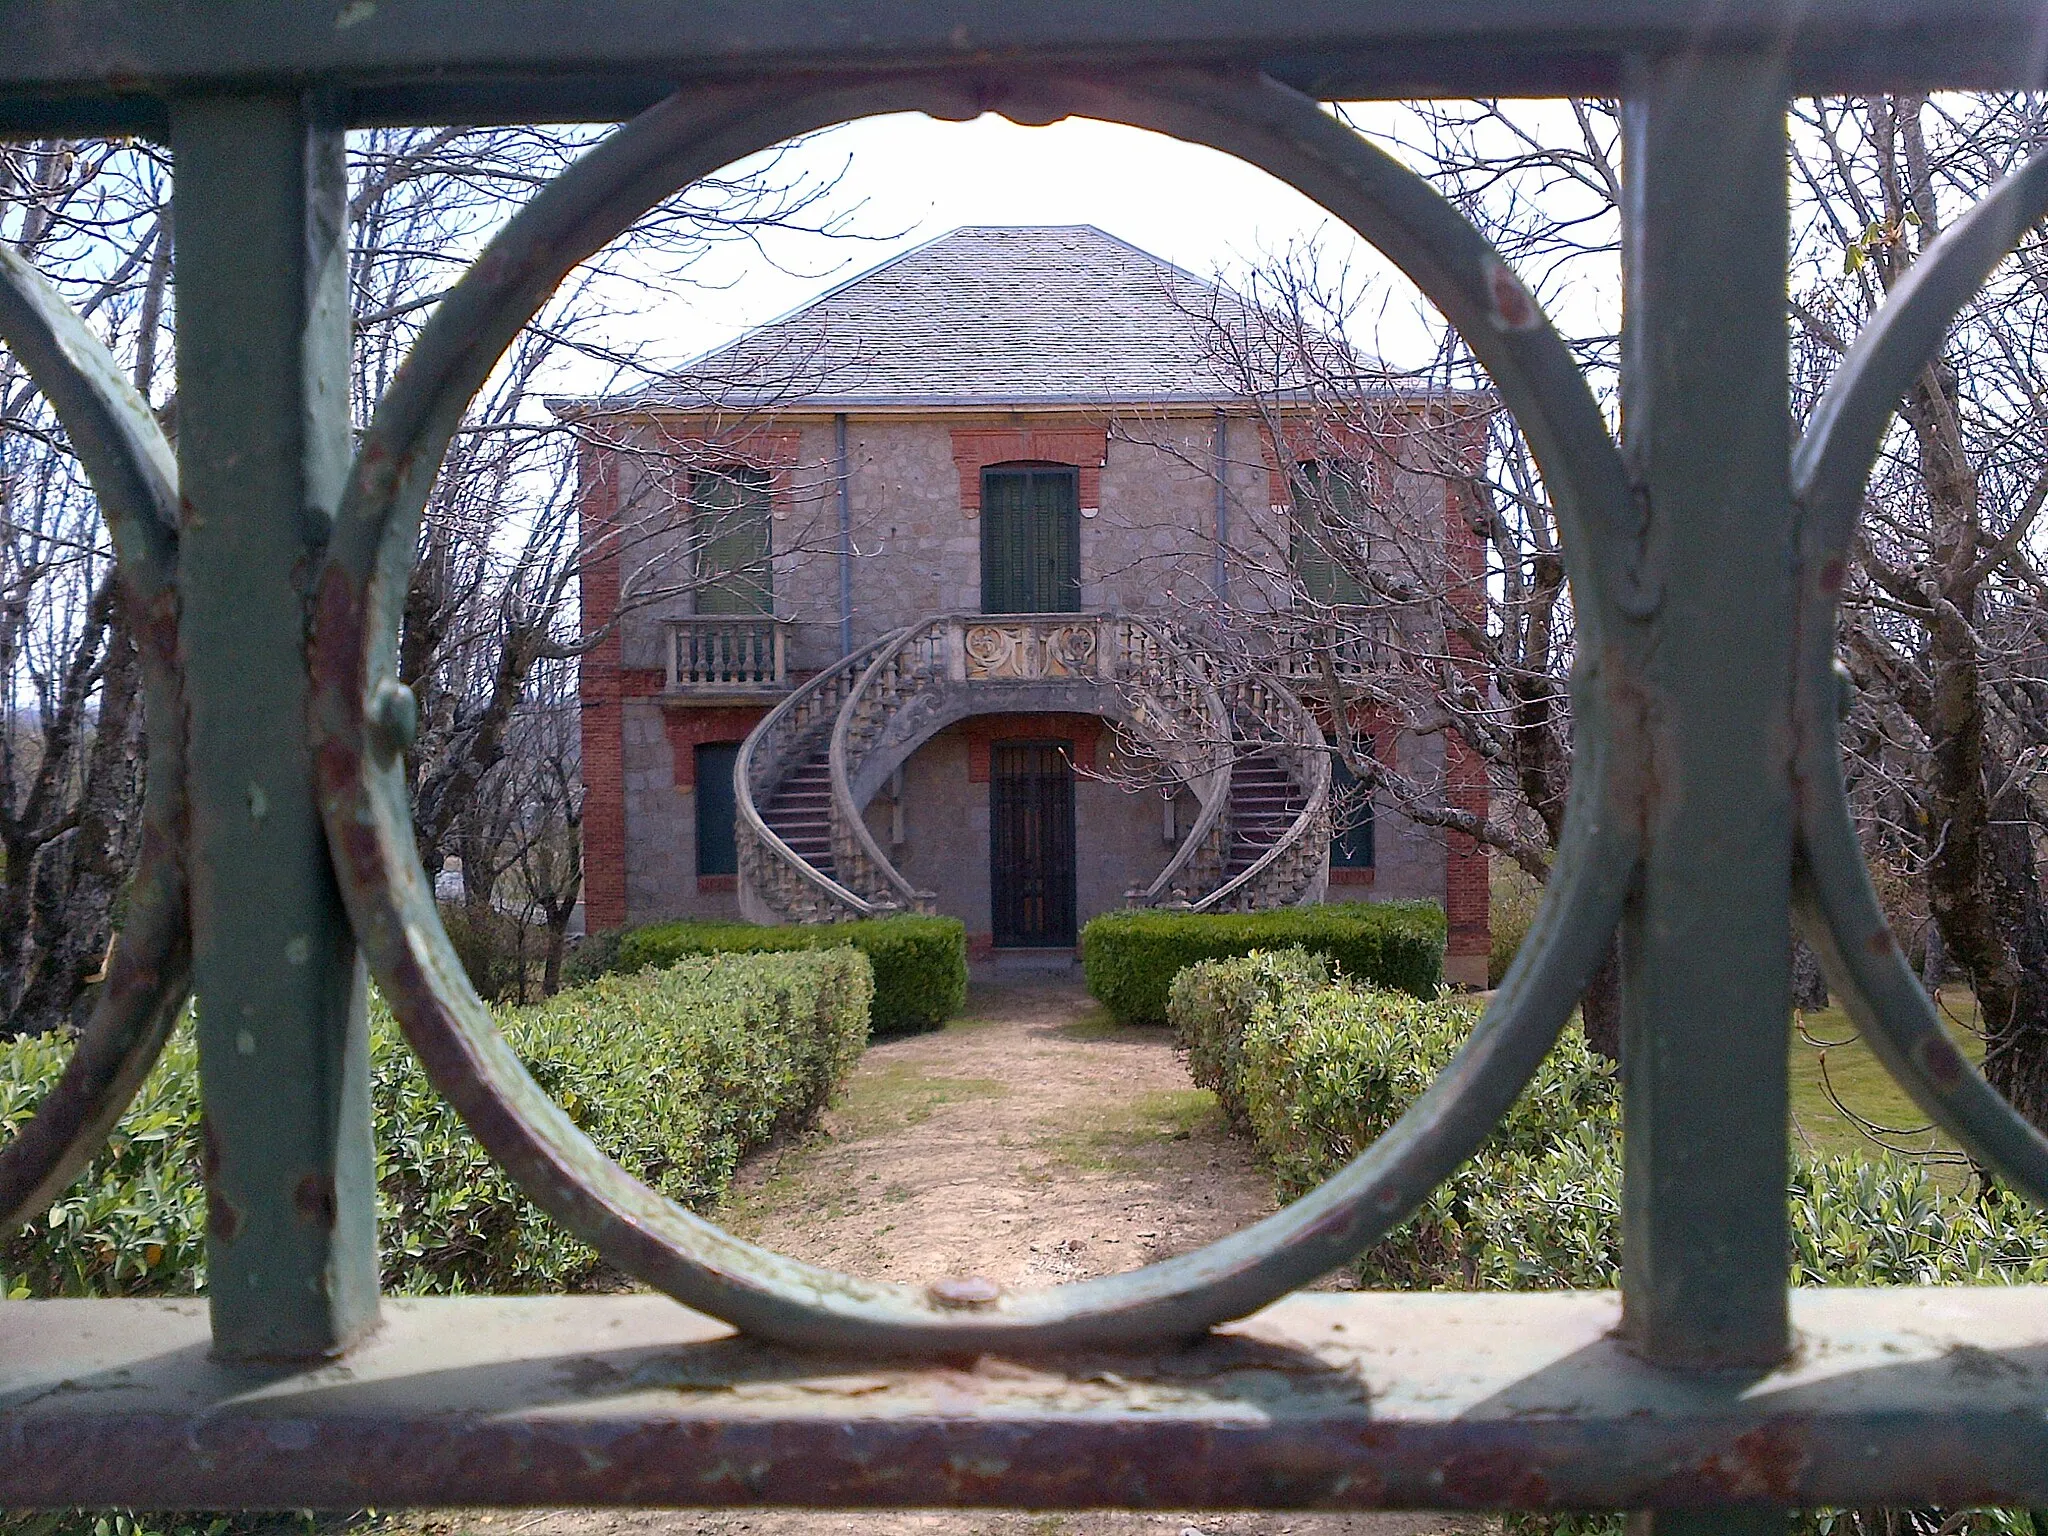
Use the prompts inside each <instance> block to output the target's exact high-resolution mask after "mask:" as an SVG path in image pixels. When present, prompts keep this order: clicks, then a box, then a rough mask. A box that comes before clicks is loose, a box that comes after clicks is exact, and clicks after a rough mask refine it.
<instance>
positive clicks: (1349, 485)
mask: <svg viewBox="0 0 2048 1536" xmlns="http://www.w3.org/2000/svg"><path fill="white" fill-rule="evenodd" d="M1359 483H1360V477H1359V474H1358V470H1357V466H1355V465H1351V464H1343V463H1331V464H1322V463H1318V462H1315V461H1313V460H1312V461H1310V462H1309V463H1306V464H1300V465H1297V466H1295V472H1294V481H1293V484H1294V530H1293V550H1292V555H1293V562H1294V574H1295V579H1296V580H1298V581H1299V582H1300V583H1301V590H1302V592H1303V594H1304V595H1306V596H1307V598H1308V599H1309V601H1310V602H1312V603H1315V604H1317V605H1319V606H1327V607H1356V606H1359V605H1362V604H1363V603H1364V602H1365V601H1366V592H1365V584H1364V583H1363V582H1361V581H1360V580H1359V579H1358V577H1357V575H1356V574H1355V573H1354V572H1353V571H1352V570H1351V569H1350V567H1349V566H1348V565H1347V564H1346V563H1345V559H1344V558H1343V556H1345V555H1347V554H1352V555H1355V552H1356V550H1357V547H1358V546H1357V543H1356V540H1355V538H1354V536H1353V535H1354V533H1355V531H1356V530H1357V529H1359V528H1361V527H1362V526H1363V525H1364V524H1363V519H1364V518H1365V517H1366V516H1367V515H1368V509H1367V506H1366V502H1365V497H1364V496H1363V494H1362V493H1361V492H1360V490H1359Z"/></svg>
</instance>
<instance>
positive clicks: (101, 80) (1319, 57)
mask: <svg viewBox="0 0 2048 1536" xmlns="http://www.w3.org/2000/svg"><path fill="white" fill-rule="evenodd" d="M6 17H7V47H6V48H5V49H4V50H0V133H17V134H31V133H38V132H88V131H97V132H114V131H134V132H145V133H148V132H158V131H161V125H162V123H163V120H164V113H165V107H164V103H165V102H166V101H167V100H170V99H175V98H176V97H178V96H180V95H184V94H189V93H192V92H194V91H221V90H227V91H251V90H265V89H267V90H277V89H282V88H292V89H297V88H301V87H304V86H306V85H308V84H311V83H317V84H319V85H321V86H322V87H323V88H326V89H329V90H333V91H336V92H339V93H341V95H340V96H339V98H338V104H339V105H340V106H341V107H342V108H343V110H344V111H345V112H346V114H347V117H348V120H349V121H350V122H351V123H368V122H395V121H407V122H422V121H438V122H465V123H473V122H493V121H502V122H521V121H537V120H549V119H555V120H559V119H580V120H618V119H621V118H624V117H627V116H630V115H632V114H633V113H635V112H638V111H640V110H642V109H644V108H645V107H647V106H650V105H652V104H653V103H654V102H655V101H657V100H659V99H660V98H661V96H662V95H664V94H665V93H666V92H667V91H668V90H669V89H671V88H672V87H673V85H674V84H675V82H677V81H678V80H681V79H690V78H704V77H708V76H715V75H722V76H728V77H729V76H732V75H736V74H745V73H754V72H763V71H789V72H796V71H809V70H818V69H843V68H849V67H853V68H874V69H900V68H931V67H935V66H936V67H954V66H966V67H970V68H977V67H984V66H994V67H999V68H1008V67H1012V66H1015V65H1017V64H1020V63H1029V62H1034V61H1035V62H1039V63H1068V64H1071V63H1087V64H1091V65H1096V66H1106V67H1111V68H1120V67H1124V66H1128V65H1131V64H1135V63H1149V64H1160V63H1181V64H1209V63H1230V64H1234V65H1239V66H1242V65H1245V64H1247V63H1255V64H1256V65H1258V66H1259V67H1261V68H1263V69H1264V70H1265V71H1266V72H1267V73H1269V74H1271V75H1272V76H1273V77H1274V78H1276V79H1280V80H1283V81H1285V82H1286V83H1288V84H1291V85H1294V86H1296V87H1298V88H1300V89H1302V90H1306V91H1309V92H1311V93H1313V94H1317V95H1321V96H1324V97H1325V98H1333V97H1357V96H1381V97H1396V96H1444V95H1457V96H1472V95H1481V96H1483V95H1501V94H1523V95H1564V94H1579V95H1612V94H1615V93H1616V92H1617V91H1618V90H1619V89H1620V87H1621V83H1622V71H1623V66H1624V62H1625V60H1626V58H1627V57H1629V56H1630V55H1631V54H1633V53H1651V52H1658V51H1668V50H1676V49H1682V48H1685V47H1689V46H1715V47H1728V46H1747V45H1754V44H1756V43H1757V42H1759V41H1760V40H1774V39H1779V38H1783V39H1784V40H1785V42H1786V45H1787V50H1788V59H1789V62H1790V65H1791V68H1792V74H1791V80H1792V83H1793V84H1794V86H1795V87H1796V88H1797V89H1798V90H1800V91H1801V92H1841V91H1860V90H1880V89H1904V88H1911V89H1926V88H1933V87H1947V88H1954V89H1961V88H1979V89H2020V88H2037V87H2039V86H2040V85H2041V84H2042V83H2043V81H2044V78H2048V55H2044V50H2043V49H2042V47H2041V45H2040V29H2041V23H2040V14H2039V7H2038V6H2037V5H2035V4H2034V3H2032V0H1582V3H1574V4H1558V3H1555V0H1440V3H1436V4H1431V5H1426V6H1425V5H1414V4H1410V3H1406V0H1301V3H1298V4H1294V5H1289V6H1283V7H1271V6H1268V7H1258V6H1246V5H1243V4H1241V3H1237V0H1152V3H1147V4H1127V5H1105V4H1102V3H1100V0H1011V3H1006V4H1004V5H1001V6H990V5H987V4H985V3H975V0H889V3H885V4H876V3H867V4H841V5H835V6H830V7H825V6H818V5H815V4H813V3H810V0H608V3H606V4H604V5H595V6H594V5H588V4H585V3H582V0H352V3H348V4H337V3H336V0H153V3H151V4H148V5H138V4H134V3H133V0H10V3H9V4H8V6H7V10H6Z"/></svg>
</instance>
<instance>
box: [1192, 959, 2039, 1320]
mask: <svg viewBox="0 0 2048 1536" xmlns="http://www.w3.org/2000/svg"><path fill="white" fill-rule="evenodd" d="M1170 1010H1171V1013H1172V1016H1173V1024H1174V1029H1175V1031H1176V1034H1177V1037H1178V1039H1179V1041H1180V1043H1181V1045H1182V1046H1183V1048H1184V1049H1186V1051H1187V1053H1188V1062H1189V1067H1190V1070H1191V1071H1192V1072H1193V1074H1194V1076H1195V1079H1196V1081H1197V1082H1200V1083H1202V1084H1204V1086H1207V1087H1209V1088H1212V1089H1214V1090H1215V1092H1216V1093H1217V1096H1218V1098H1219V1099H1220V1101H1221V1102H1222V1104H1223V1105H1224V1107H1225V1109H1226V1110H1227V1111H1228V1112H1229V1113H1230V1114H1231V1115H1232V1117H1233V1119H1234V1121H1235V1123H1236V1124H1237V1125H1238V1127H1239V1128H1240V1129H1241V1130H1243V1131H1245V1132H1247V1133H1248V1134H1249V1135H1250V1136H1251V1137H1252V1138H1253V1139H1254V1140H1255V1142H1256V1143H1257V1145H1258V1147H1259V1150H1260V1151H1261V1153H1262V1154H1263V1155H1264V1156H1265V1158H1266V1160H1267V1162H1268V1163H1269V1164H1270V1166H1271V1168H1272V1171H1273V1175H1274V1180H1275V1182H1276V1184H1277V1186H1278V1189H1279V1192H1280V1194H1281V1195H1282V1197H1283V1198H1286V1199H1293V1198H1294V1197H1296V1196H1298V1195H1300V1194H1301V1193H1303V1192H1304V1191H1306V1190H1308V1189H1310V1188H1312V1187H1314V1186H1315V1185H1316V1184H1318V1183H1320V1182H1321V1181H1322V1180H1323V1179H1325V1178H1327V1177H1329V1175H1331V1174H1332V1173H1334V1172H1336V1171H1337V1170H1338V1169H1339V1168H1341V1167H1343V1166H1344V1165H1345V1164H1346V1163H1348V1162H1349V1161H1350V1160H1351V1159H1352V1158H1353V1157H1355V1156H1357V1155H1358V1153H1360V1152H1361V1151H1363V1150H1364V1149H1365V1148H1366V1147H1368V1146H1370V1145H1371V1144H1372V1142H1373V1141H1374V1139H1375V1138H1377V1137H1379V1136H1381V1135H1384V1134H1385V1133H1386V1131H1387V1129H1388V1128H1389V1127H1390V1126H1392V1125H1393V1123H1394V1122H1395V1121H1396V1120H1397V1119H1398V1118H1400V1116H1401V1114H1402V1113H1403V1111H1405V1110H1406V1109H1407V1108H1408V1106H1409V1105H1411V1104H1413V1103H1414V1102H1415V1100H1416V1098H1417V1097H1419V1096H1420V1094H1421V1093H1422V1091H1423V1090H1424V1089H1425V1088H1427V1087H1428V1086H1429V1084H1430V1082H1431V1081H1433V1080H1434V1079H1435V1077H1436V1075H1437V1074H1438V1073H1439V1072H1440V1071H1442V1070H1443V1068H1444V1066H1445V1065H1446V1064H1447V1063H1448V1062H1449V1061H1450V1059H1451V1057H1452V1055H1454V1054H1455V1053H1456V1051H1457V1049H1458V1047H1459V1046H1460V1045H1461V1044H1463V1043H1464V1041H1465V1039H1466V1038H1467V1036H1469V1035H1470V1033H1471V1030H1472V1026H1473V1024H1474V1023H1475V1022H1476V1021H1477V1018H1478V1015H1479V1008H1478V1005H1477V1004H1476V1003H1472V1002H1468V1001H1462V1000H1459V999H1456V998H1445V999H1442V1000H1437V1001H1427V1002H1425V1001H1422V1000H1420V999H1417V998H1414V997H1409V996H1406V995H1403V994H1400V993H1392V992H1384V991H1373V990H1370V989H1367V988H1362V987H1352V986H1346V985H1341V984H1340V985H1331V984H1329V982H1328V980H1327V975H1326V973H1325V972H1324V971H1323V968H1322V967H1321V965H1320V964H1319V962H1318V961H1316V960H1315V959H1314V957H1311V956H1309V955H1307V954H1304V953H1302V952H1300V951H1295V952H1293V953H1291V954H1288V953H1283V954H1256V955H1251V956H1247V957H1243V958H1238V959H1231V960H1224V961H1216V962H1210V963H1206V964H1202V965H1197V966H1195V967H1194V968H1192V969H1190V970H1188V971H1185V972H1183V973H1182V974H1181V976H1180V977H1179V978H1178V979H1177V980H1176V981H1175V983H1174V987H1173V997H1172V1002H1171V1005H1170ZM1790 1193H1791V1216H1792V1254H1791V1259H1792V1277H1793V1283H1794V1284H1798V1285H1919V1284H1934V1283H1948V1284H1962V1283H1983V1282H2007V1283H2016V1284H2017V1283H2029V1284H2034V1283H2040V1282H2043V1281H2048V1218H2044V1216H2043V1215H2042V1214H2041V1213H2039V1212H2037V1211H2035V1210H2034V1209H2033V1208H2032V1207H2030V1206H2029V1205H2027V1203H2026V1202H2025V1201H2023V1200H2021V1199H2020V1198H2019V1197H2018V1196H2016V1195H2012V1194H2009V1193H2007V1192H2005V1191H2004V1190H2001V1189H1999V1188H1997V1187H1996V1186H1991V1187H1989V1188H1986V1189H1984V1190H1981V1191H1977V1192H1966V1191H1960V1190H1957V1189H1954V1188H1952V1187H1949V1186H1946V1185H1944V1184H1942V1183H1941V1182H1940V1181H1938V1180H1937V1179H1936V1178H1935V1177H1934V1176H1933V1175H1932V1174H1931V1173H1930V1172H1929V1170H1928V1169H1927V1167H1926V1166H1925V1165H1924V1164H1921V1163H1917V1162H1914V1161H1911V1160H1909V1159H1905V1158H1898V1157H1892V1156H1876V1157H1872V1158H1869V1159H1858V1158H1849V1157H1840V1156H1837V1157H1828V1158H1811V1157H1805V1156H1798V1157H1795V1159H1794V1162H1793V1170H1792V1179H1791V1191H1790ZM1620 1256H1621V1120H1620V1104H1619V1095H1618V1092H1617V1087H1616V1084H1615V1081H1614V1078H1613V1075H1612V1072H1611V1069H1610V1068H1609V1066H1608V1064H1607V1063H1606V1062H1605V1061H1604V1060H1603V1059H1601V1058H1600V1057H1597V1056H1595V1055H1593V1054H1592V1053H1591V1052H1590V1051H1588V1050H1587V1049H1586V1044H1585V1039H1584V1037H1583V1036H1582V1035H1581V1034H1580V1033H1579V1032H1578V1031H1576V1030H1568V1031H1566V1032H1565V1033H1564V1034H1563V1035H1562V1036H1561V1037H1560V1038H1559V1040H1558V1043H1557V1045H1556V1046H1555V1047H1554V1048H1553V1049H1552V1051H1551V1053H1550V1054H1549V1056H1548V1057H1546V1058H1545V1060H1544V1062H1543V1064H1542V1066H1541V1067H1540V1068H1539V1069H1538V1070H1537V1073H1536V1076H1535V1078H1534V1080H1533V1081H1532V1082H1531V1083H1530V1084H1529V1086H1528V1088H1527V1089H1525V1090H1524V1091H1523V1093H1522V1096H1521V1098H1520V1099H1519V1100H1518V1101H1517V1102H1516V1104H1515V1106H1514V1108H1513V1109H1512V1110H1510V1111H1509V1113H1508V1115H1507V1116H1506V1117H1505V1119H1503V1121H1502V1122H1501V1124H1500V1126H1499V1127H1498V1128H1496V1129H1495V1131H1494V1133H1493V1134H1492V1135H1491V1136H1490V1137H1489V1138H1488V1139H1487V1141H1486V1143H1485V1144H1484V1146H1483V1147H1482V1148H1481V1149H1480V1151H1479V1153H1478V1155H1477V1156H1475V1157H1474V1158H1472V1159H1471V1160H1470V1161H1469V1162H1467V1163H1466V1164H1465V1165H1464V1166H1463V1167H1462V1168H1460V1169H1459V1170H1458V1171H1457V1172H1456V1173H1455V1174H1453V1175H1452V1176H1451V1177H1450V1178H1449V1179H1448V1180H1446V1181H1445V1182H1444V1183H1443V1184H1442V1185H1440V1186H1439V1187H1438V1188H1437V1190H1436V1191H1435V1193H1434V1194H1432V1195H1431V1196H1430V1198H1429V1200H1428V1201H1427V1203H1425V1204H1424V1206H1423V1207H1422V1209H1421V1210H1419V1211H1418V1212H1416V1214H1415V1215H1414V1216H1412V1217H1410V1218H1409V1220H1408V1221H1407V1222H1406V1223H1405V1224H1404V1225H1403V1226H1402V1227H1401V1228H1400V1229H1399V1230H1398V1231H1396V1232H1395V1233H1394V1234H1393V1235H1392V1236H1390V1237H1388V1238H1387V1239H1386V1240H1385V1241H1384V1242H1382V1243H1381V1244H1380V1245H1379V1246H1378V1247H1376V1248H1375V1249H1373V1250H1372V1251H1371V1252H1370V1253H1368V1254H1367V1255H1366V1256H1365V1258H1364V1259H1363V1260H1362V1261H1361V1262H1360V1264H1359V1266H1358V1273H1359V1277H1360V1279H1361V1280H1362V1281H1363V1282H1364V1283H1365V1284H1367V1285H1373V1286H1401V1287H1415V1288H1424V1289H1459V1290H1463V1289H1482V1290H1511V1289H1512V1290H1554V1289H1571V1288H1580V1289H1583V1288H1599V1287H1609V1286H1613V1285H1615V1284H1617V1283H1618V1281H1619V1278H1620V1262H1621V1258H1620Z"/></svg>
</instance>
